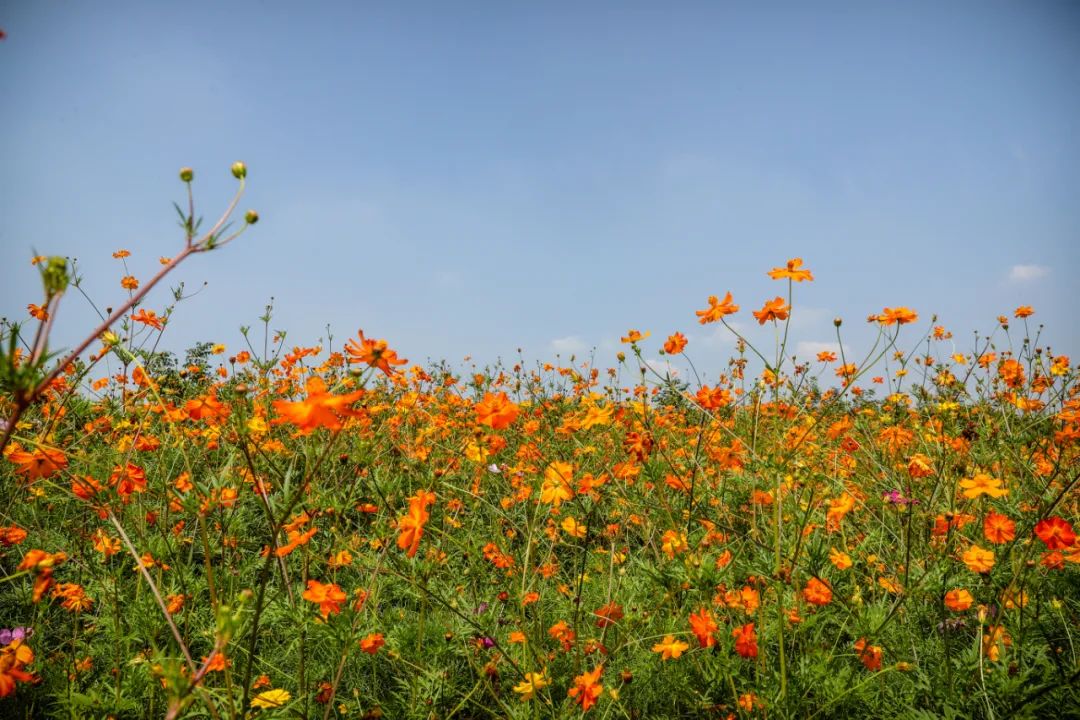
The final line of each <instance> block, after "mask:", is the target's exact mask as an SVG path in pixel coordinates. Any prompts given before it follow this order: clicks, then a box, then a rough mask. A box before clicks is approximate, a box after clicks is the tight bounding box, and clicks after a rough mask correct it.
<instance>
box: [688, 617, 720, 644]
mask: <svg viewBox="0 0 1080 720" xmlns="http://www.w3.org/2000/svg"><path fill="white" fill-rule="evenodd" d="M718 629H719V626H718V625H717V624H716V620H714V619H713V616H712V614H711V613H709V611H708V610H707V609H706V608H701V609H700V610H698V611H697V612H696V613H690V630H691V631H692V632H693V633H694V636H695V637H696V638H697V640H698V644H699V645H700V646H701V647H703V648H710V647H712V646H713V645H716V636H714V635H713V633H715V632H716V631H717V630H718Z"/></svg>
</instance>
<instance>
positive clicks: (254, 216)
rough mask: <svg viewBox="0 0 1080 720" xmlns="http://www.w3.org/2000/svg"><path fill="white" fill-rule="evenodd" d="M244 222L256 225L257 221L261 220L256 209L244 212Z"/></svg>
mask: <svg viewBox="0 0 1080 720" xmlns="http://www.w3.org/2000/svg"><path fill="white" fill-rule="evenodd" d="M244 222H246V223H247V224H248V225H254V224H255V223H257V222H259V213H257V212H255V211H254V210H248V211H247V212H246V213H244Z"/></svg>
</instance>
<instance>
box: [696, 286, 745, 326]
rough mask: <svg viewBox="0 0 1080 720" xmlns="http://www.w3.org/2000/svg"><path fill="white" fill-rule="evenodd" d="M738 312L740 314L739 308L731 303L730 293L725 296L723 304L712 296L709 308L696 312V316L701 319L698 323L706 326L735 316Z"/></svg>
mask: <svg viewBox="0 0 1080 720" xmlns="http://www.w3.org/2000/svg"><path fill="white" fill-rule="evenodd" d="M737 312H739V306H738V305H736V304H734V303H733V302H731V293H730V292H729V293H727V294H726V295H724V301H723V302H720V300H718V299H717V298H716V296H715V295H710V296H709V307H707V308H705V309H704V310H695V311H694V314H695V315H697V316H698V317H699V318H700V320H698V322H699V323H701V324H702V325H705V324H707V323H713V322H716V321H717V320H719V319H720V318H722V317H724V316H725V315H734V314H735V313H737Z"/></svg>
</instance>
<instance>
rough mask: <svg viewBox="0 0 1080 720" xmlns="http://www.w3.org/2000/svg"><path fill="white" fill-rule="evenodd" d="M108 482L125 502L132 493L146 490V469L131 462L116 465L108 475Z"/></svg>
mask: <svg viewBox="0 0 1080 720" xmlns="http://www.w3.org/2000/svg"><path fill="white" fill-rule="evenodd" d="M109 484H110V485H112V486H113V487H115V488H116V494H117V495H119V496H120V497H122V498H123V499H124V501H125V502H126V501H127V499H128V498H129V497H130V496H131V494H132V493H136V492H137V493H142V492H146V471H145V470H143V469H142V468H141V467H139V466H138V465H134V464H132V463H128V464H127V465H126V466H124V467H120V466H119V465H117V466H116V467H115V468H113V471H112V475H110V476H109Z"/></svg>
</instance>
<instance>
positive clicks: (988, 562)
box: [960, 545, 994, 573]
mask: <svg viewBox="0 0 1080 720" xmlns="http://www.w3.org/2000/svg"><path fill="white" fill-rule="evenodd" d="M960 559H961V560H963V561H964V564H965V565H967V566H968V569H969V570H971V572H977V573H985V572H990V569H991V568H992V567H994V553H993V551H991V550H983V549H982V548H981V547H979V546H978V545H972V546H971V547H970V548H968V549H967V550H965V551H964V553H963V554H962V555H961V556H960Z"/></svg>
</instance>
